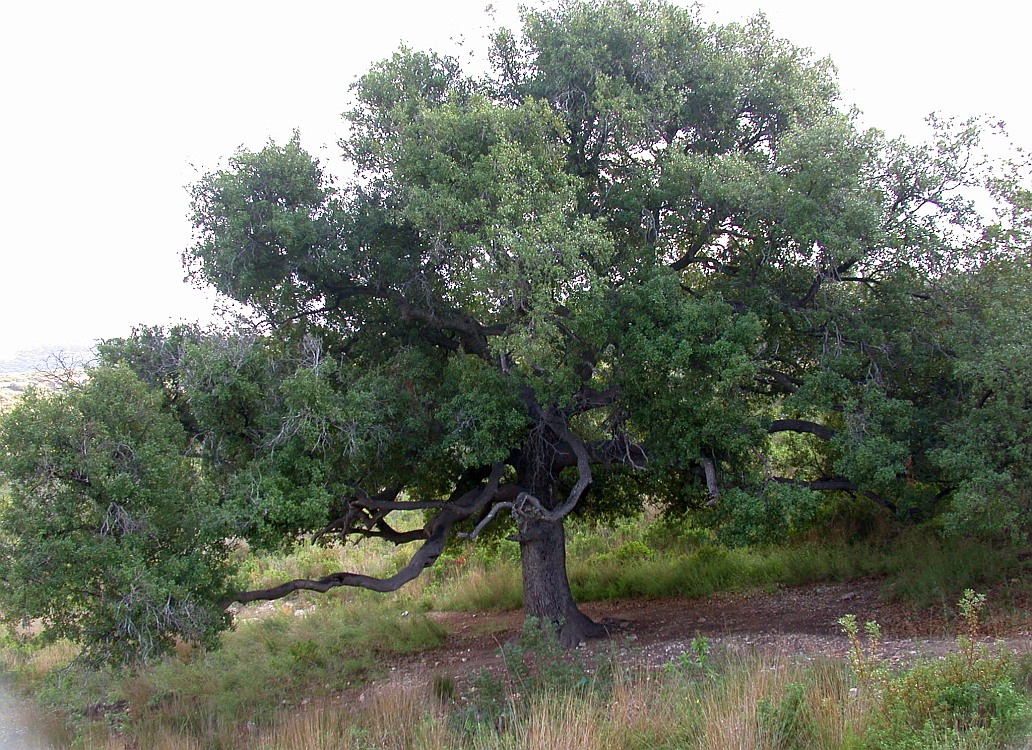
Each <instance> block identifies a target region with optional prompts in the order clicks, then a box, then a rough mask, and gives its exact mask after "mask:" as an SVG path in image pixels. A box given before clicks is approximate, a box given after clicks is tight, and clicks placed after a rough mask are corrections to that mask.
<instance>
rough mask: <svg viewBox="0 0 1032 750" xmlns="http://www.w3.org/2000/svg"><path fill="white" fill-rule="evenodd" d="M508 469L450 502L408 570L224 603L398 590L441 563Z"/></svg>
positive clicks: (347, 576)
mask: <svg viewBox="0 0 1032 750" xmlns="http://www.w3.org/2000/svg"><path fill="white" fill-rule="evenodd" d="M504 470H505V464H503V463H501V462H499V463H497V464H495V465H494V467H493V468H492V470H491V475H490V476H489V477H488V479H487V481H486V482H485V483H484V485H483V486H482V487H479V488H476V489H473V490H470V491H468V492H466V493H465V494H463V495H462V496H461V497H459V498H457V499H455V500H453V501H451V502H449V503H448V504H447V505H446V506H445V507H444V508H443V509H442V510H441V512H440V513H438V514H437V515H436V516H434V518H433V519H431V520H430V522H429V523H428V524H427V525H426V527H425V529H423V531H422V532H420V534H421V535H423V534H425V537H426V541H425V542H424V543H423V546H421V547H420V548H419V549H418V550H417V551H416V553H415V554H414V555H413V556H412V558H411V559H410V560H409V562H408V564H407V565H405V567H403V568H402V569H401V570H399V571H398V572H397V573H395V574H394V575H393V576H390V577H389V578H376V577H374V576H368V575H364V574H362V573H347V572H340V573H331V574H330V575H328V576H323V577H322V578H318V579H314V580H313V579H307V578H298V579H295V580H293V581H287V582H286V583H281V584H280V585H279V586H273V587H272V588H268V589H257V590H254V591H243V592H241V593H239V594H237V595H236V596H234V597H233V598H232V599H230V600H228V601H226V602H224V603H223V605H224V606H229V605H230V604H232V603H233V602H239V603H240V604H247V603H248V602H255V601H264V600H270V599H281V598H283V597H284V596H287V595H288V594H292V593H293V592H295V591H318V592H321V593H324V592H326V591H329V590H330V589H334V588H337V587H339V586H354V587H356V588H363V589H369V590H370V591H378V592H387V591H396V590H397V589H399V588H401V587H402V586H404V585H405V584H406V583H408V582H409V581H411V580H412V579H414V578H416V577H417V576H418V575H419V574H420V573H422V572H423V570H425V569H426V568H428V567H430V566H431V565H433V564H434V563H435V562H437V558H438V557H440V556H441V552H442V551H443V550H444V545H445V543H446V542H447V541H448V537H449V536H450V535H451V530H452V527H453V526H454V525H455V524H456V523H458V522H459V521H461V520H463V519H466V518H469V517H470V516H472V515H474V514H476V513H477V512H478V511H480V509H482V508H483V507H484V506H485V505H487V503H489V502H490V501H491V499H492V498H493V497H495V495H496V493H497V492H498V483H499V481H500V480H501V478H502V473H503V472H504ZM377 525H378V526H381V529H382V526H383V523H382V520H381V521H380V522H379V523H378V524H377ZM388 528H389V527H388ZM392 531H393V530H392ZM395 533H398V532H395Z"/></svg>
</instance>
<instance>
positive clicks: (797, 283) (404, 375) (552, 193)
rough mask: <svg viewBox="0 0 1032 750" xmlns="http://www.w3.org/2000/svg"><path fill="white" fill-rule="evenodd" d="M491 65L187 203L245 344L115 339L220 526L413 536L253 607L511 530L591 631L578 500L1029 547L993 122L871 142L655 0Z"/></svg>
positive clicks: (359, 90)
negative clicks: (385, 559) (167, 420)
mask: <svg viewBox="0 0 1032 750" xmlns="http://www.w3.org/2000/svg"><path fill="white" fill-rule="evenodd" d="M490 61H491V72H490V73H489V74H487V75H486V76H480V77H477V76H470V75H467V74H465V73H463V71H462V69H461V66H460V65H459V63H458V61H456V60H454V59H451V58H448V57H444V56H440V55H437V54H434V53H432V52H417V51H413V50H408V49H401V50H399V51H398V52H397V53H396V54H395V55H394V56H393V57H391V58H390V59H388V60H385V61H383V62H381V63H379V64H377V65H375V66H373V67H372V69H371V70H370V71H369V72H368V73H366V74H365V75H364V76H363V77H362V78H361V79H360V80H359V81H358V82H357V83H356V84H355V86H354V105H353V107H352V109H351V110H350V111H349V112H347V113H346V115H345V122H346V126H347V129H346V134H345V136H344V138H343V140H342V142H341V145H342V149H343V155H344V159H345V164H346V166H347V168H348V169H349V170H350V176H349V177H348V178H347V179H346V180H343V181H335V180H334V179H332V178H331V177H330V176H329V174H328V172H327V170H326V168H325V167H324V166H323V165H322V164H320V163H319V161H318V160H316V159H314V158H313V157H312V156H311V155H310V154H309V153H308V152H306V151H305V149H304V148H303V146H302V144H301V141H300V137H299V136H295V138H293V139H292V140H290V141H289V142H287V143H285V144H275V143H269V144H268V145H267V146H266V147H264V148H262V149H261V150H258V151H250V150H241V151H239V152H237V153H236V154H235V155H233V156H232V157H231V158H230V159H229V160H228V163H227V165H226V167H225V168H223V169H219V170H216V171H213V172H210V173H209V174H206V175H205V176H204V177H203V178H201V179H200V180H199V181H198V182H197V183H196V184H195V185H194V186H193V188H192V196H193V204H192V206H193V208H192V211H193V213H192V216H193V222H194V226H195V230H196V232H195V238H196V239H195V243H194V244H193V246H192V247H191V248H189V249H188V250H187V252H186V254H185V259H186V262H187V265H188V268H189V272H190V274H191V276H192V277H193V279H195V280H196V281H197V282H198V283H201V284H205V285H210V286H212V287H214V288H215V289H217V290H218V291H219V292H221V293H222V294H224V295H226V296H228V297H229V298H232V299H233V300H235V301H237V302H239V303H242V304H243V305H245V306H246V307H247V308H249V309H250V310H252V311H254V313H255V317H256V321H257V322H258V323H259V328H258V333H254V334H247V335H245V334H242V333H239V332H238V333H236V334H233V335H216V334H203V333H202V332H200V331H197V330H194V329H177V330H174V331H155V330H141V331H140V332H138V334H137V335H136V336H135V337H133V338H132V339H129V340H125V341H121V342H109V344H108V345H107V346H106V347H105V348H104V349H103V354H104V356H105V358H106V359H107V361H108V362H111V363H114V362H122V363H123V366H128V367H129V368H130V369H132V370H133V371H134V372H135V373H136V374H137V376H138V377H140V378H141V379H142V380H143V381H145V382H147V383H148V384H150V385H151V386H152V387H154V388H156V389H159V390H160V392H161V393H163V394H164V397H163V402H162V403H163V405H162V409H164V410H165V412H166V413H169V414H174V415H175V416H176V417H177V418H178V420H179V422H180V423H181V424H183V425H184V426H185V427H186V428H187V430H188V433H189V434H190V435H191V436H192V445H193V446H194V447H195V449H196V452H197V455H198V460H199V461H200V462H202V464H203V467H204V468H203V471H202V472H201V474H203V476H204V477H205V478H206V481H208V482H211V483H212V485H213V486H214V487H215V491H216V494H217V496H218V497H219V500H218V502H217V503H216V505H217V506H219V507H221V508H223V509H224V514H225V517H226V518H232V519H233V521H232V524H233V529H234V533H235V534H239V535H242V536H248V537H250V538H252V539H256V540H264V541H267V542H270V543H275V542H276V541H277V540H282V539H294V538H296V537H297V535H299V534H312V533H317V534H321V535H324V536H326V535H340V536H351V535H357V536H359V537H363V536H364V537H382V538H385V539H388V540H391V541H394V542H398V543H409V542H416V543H417V544H418V549H417V551H416V552H415V553H414V555H413V557H412V559H411V562H410V563H409V564H408V565H407V566H405V567H404V568H403V569H402V570H400V571H399V572H398V573H397V574H396V575H395V576H393V577H391V578H389V579H386V580H376V579H371V578H369V577H367V576H363V575H357V574H352V573H346V572H342V573H337V574H332V575H330V576H327V577H325V578H323V579H320V580H314V581H309V580H297V581H291V582H286V583H284V584H283V585H282V586H279V587H275V588H273V589H269V590H266V591H257V592H244V593H240V594H238V595H237V596H236V599H237V601H241V602H247V601H253V600H255V599H260V598H275V597H278V596H283V595H285V594H287V593H289V592H291V591H295V590H298V589H312V590H320V591H324V590H327V589H329V588H332V587H335V586H340V585H357V586H363V587H367V588H374V589H377V590H389V589H393V588H397V587H398V586H400V585H402V584H403V583H405V582H406V581H408V580H411V579H412V578H414V577H415V576H416V575H418V574H419V572H420V571H421V570H422V569H423V568H424V567H426V566H428V565H430V564H432V563H433V562H434V560H435V559H436V558H437V556H438V555H440V554H441V552H442V550H443V549H444V545H445V544H446V542H447V540H448V539H449V538H453V537H454V536H455V534H456V533H457V532H458V531H459V530H460V529H461V530H462V533H465V534H467V535H469V536H472V537H476V536H477V535H479V534H480V533H481V532H482V530H483V529H484V528H486V527H487V526H488V525H489V524H490V523H492V522H501V521H502V520H503V519H507V518H508V519H511V520H510V521H508V522H509V523H511V524H512V525H513V526H514V533H513V538H514V539H516V540H517V541H518V542H519V544H520V549H521V554H522V561H523V577H524V601H525V607H526V610H527V613H528V615H530V616H533V617H535V618H537V619H538V620H540V621H542V622H546V623H552V624H554V625H555V626H556V627H559V628H560V631H561V634H562V637H563V639H564V640H565V641H566V642H575V641H577V640H580V639H581V638H583V637H586V636H589V635H592V634H596V633H598V632H599V629H598V628H597V627H596V626H595V625H594V624H593V623H591V622H590V621H589V620H588V619H587V618H586V617H584V616H583V615H582V614H581V613H580V612H579V611H578V610H577V608H576V605H575V603H574V601H573V598H572V596H571V594H570V590H569V586H568V583H567V581H566V574H565V549H564V541H563V526H562V524H563V519H564V517H566V516H567V515H568V514H570V513H571V512H574V511H577V512H591V511H599V512H602V511H604V512H617V511H620V510H627V509H629V508H635V507H637V508H640V507H641V504H642V502H643V501H644V499H645V498H648V499H649V501H650V502H652V503H656V504H660V505H664V506H666V507H670V508H677V509H696V510H705V512H706V513H708V514H709V516H710V517H711V519H713V520H714V522H715V523H716V524H717V525H718V526H719V527H720V528H721V529H723V530H724V531H725V532H726V535H727V538H729V539H737V540H744V541H762V540H766V539H770V538H776V537H777V536H779V535H783V534H784V533H786V532H787V531H790V530H791V529H793V528H798V527H799V526H801V525H804V524H805V523H806V521H807V519H809V518H811V517H812V516H813V514H814V513H815V512H816V509H817V508H818V507H819V506H820V505H821V503H822V502H823V498H824V496H825V495H826V494H827V493H829V492H838V493H842V492H848V493H853V494H856V495H858V496H864V497H867V498H869V499H870V500H871V501H872V502H875V503H878V504H879V505H881V506H883V507H884V508H886V509H888V510H889V511H891V512H893V513H896V514H897V515H899V516H901V517H905V518H911V519H928V518H932V517H948V518H951V519H953V520H952V521H950V523H954V524H955V525H956V527H957V528H960V527H962V526H964V524H965V523H967V522H968V521H970V520H971V518H972V517H973V516H975V515H977V513H976V512H975V509H977V508H979V507H980V506H981V504H982V503H984V502H986V501H987V500H986V498H987V497H989V496H992V498H993V500H992V502H994V503H997V504H999V505H1000V506H1001V512H1002V513H1003V514H1005V515H1006V518H1008V519H1010V520H1009V521H1007V526H1008V528H1009V529H1011V528H1025V527H1024V526H1022V525H1021V524H1024V523H1026V521H1025V515H1026V514H1027V508H1026V505H1027V502H1028V500H1029V473H1028V471H1029V470H1028V466H1029V462H1028V458H1029V430H1028V429H1027V424H1028V412H1029V394H1030V389H1029V382H1028V376H1027V372H1028V368H1019V367H1017V366H1016V363H1017V362H1020V361H1023V360H1022V359H1021V358H1025V359H1027V358H1028V356H1029V344H1028V341H1030V340H1032V339H1030V337H1029V336H1028V335H1027V333H1028V331H1027V328H1028V323H1029V321H1028V310H1029V306H1028V299H1027V297H1028V289H1029V285H1028V282H1029V278H1030V277H1029V268H1028V260H1029V258H1028V237H1027V227H1028V220H1027V218H1025V217H1027V208H1028V197H1027V196H1028V193H1027V192H1025V191H1024V190H1023V189H1022V188H1021V186H1020V183H1019V182H1017V181H1016V180H1015V178H1014V174H1015V173H1014V172H1013V171H1011V172H1006V171H1000V170H997V171H995V172H987V171H986V165H985V164H984V163H983V162H980V161H979V158H978V153H979V151H978V147H979V138H980V137H981V134H982V132H983V130H982V129H981V128H980V127H979V126H978V124H977V123H973V122H969V123H954V122H937V123H935V125H936V138H935V141H934V142H933V143H931V144H928V145H920V146H915V145H911V144H908V143H906V142H904V141H902V140H891V139H887V138H886V137H885V136H884V135H883V134H882V133H880V132H878V131H876V130H861V129H859V128H858V127H857V124H856V115H855V113H854V112H851V111H849V110H848V109H845V108H844V107H843V106H842V104H841V103H840V102H839V99H838V90H837V84H836V81H835V76H834V69H833V67H832V65H831V64H830V62H828V61H827V60H816V59H814V58H813V57H812V55H811V54H810V53H809V52H808V51H807V50H804V49H800V48H798V47H796V46H794V45H792V44H790V43H788V42H786V41H784V40H782V39H779V38H777V37H776V35H775V34H774V33H773V31H772V29H771V28H770V25H769V24H768V23H767V22H766V21H765V20H764V19H763V17H762V16H761V17H757V18H755V19H753V20H751V21H750V22H748V23H746V24H744V25H740V24H730V25H726V26H714V25H708V24H705V23H703V22H702V21H701V20H700V18H699V16H698V14H697V11H696V10H692V9H686V8H681V7H678V6H675V5H671V4H668V3H665V2H651V1H648V0H646V1H643V2H627V1H625V0H590V1H588V0H585V1H580V0H567V1H566V2H562V3H560V4H558V5H556V6H555V7H553V8H550V9H544V10H525V11H524V17H523V27H522V29H521V30H519V31H511V30H507V29H501V30H499V31H498V32H497V33H496V34H495V35H494V37H493V43H492V46H491V49H490ZM975 187H978V188H980V189H982V190H983V191H988V192H987V193H984V194H986V195H990V196H991V197H992V198H993V199H995V200H997V201H1000V202H1001V203H1000V205H1004V206H1006V207H1007V208H1008V209H1009V210H1010V214H1009V215H1006V216H1004V215H1001V216H999V217H995V218H993V220H992V221H990V220H988V219H986V218H984V217H983V216H982V215H981V214H980V213H979V212H978V211H976V210H975V204H974V203H973V202H972V200H971V198H970V195H971V193H970V192H967V191H969V190H970V189H972V188H975ZM1008 414H1011V415H1013V414H1017V415H1019V417H1018V419H1017V420H1014V421H1011V422H1008V420H1007V418H1006V417H1007V415H1008ZM987 445H995V446H999V448H1000V449H1001V451H1002V453H997V452H992V451H987ZM12 451H13V449H9V452H12ZM990 454H991V455H990ZM8 471H13V472H15V473H16V472H17V471H18V470H17V469H9V470H8ZM403 510H421V511H425V512H426V513H427V518H428V520H427V523H426V526H425V528H423V529H419V530H416V531H399V530H397V529H396V528H395V527H394V526H392V525H391V521H390V518H391V514H392V513H395V512H396V511H403ZM951 514H952V515H951ZM999 517H1000V518H1003V517H1004V515H1000V516H999ZM983 530H984V529H983ZM999 530H1000V529H997V531H999Z"/></svg>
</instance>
